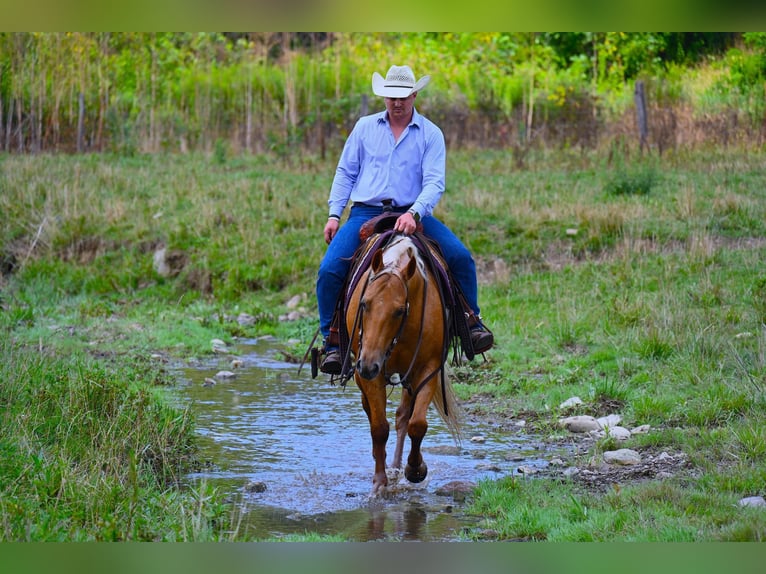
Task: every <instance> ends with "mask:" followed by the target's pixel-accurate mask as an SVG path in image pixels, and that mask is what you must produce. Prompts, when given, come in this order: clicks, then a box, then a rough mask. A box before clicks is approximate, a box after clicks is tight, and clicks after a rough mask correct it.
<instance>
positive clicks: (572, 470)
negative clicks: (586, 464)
mask: <svg viewBox="0 0 766 574" xmlns="http://www.w3.org/2000/svg"><path fill="white" fill-rule="evenodd" d="M561 474H563V475H564V476H566V477H571V476H575V475H576V474H580V469H579V468H577V467H576V466H570V467H568V468H565V469H564V472H562V473H561Z"/></svg>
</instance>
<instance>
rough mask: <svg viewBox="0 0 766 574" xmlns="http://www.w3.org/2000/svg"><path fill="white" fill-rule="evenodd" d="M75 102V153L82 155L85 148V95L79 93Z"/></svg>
mask: <svg viewBox="0 0 766 574" xmlns="http://www.w3.org/2000/svg"><path fill="white" fill-rule="evenodd" d="M77 101H78V103H79V108H78V111H77V153H82V151H83V149H84V148H85V142H84V138H85V94H83V93H82V92H80V93H79V94H78V97H77Z"/></svg>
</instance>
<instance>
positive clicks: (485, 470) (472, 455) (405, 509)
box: [179, 339, 547, 541]
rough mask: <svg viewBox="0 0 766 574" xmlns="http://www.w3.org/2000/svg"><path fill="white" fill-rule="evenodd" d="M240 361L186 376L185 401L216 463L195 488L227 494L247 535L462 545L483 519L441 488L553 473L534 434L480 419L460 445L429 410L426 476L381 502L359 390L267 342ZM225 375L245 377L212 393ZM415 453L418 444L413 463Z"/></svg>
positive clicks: (242, 348)
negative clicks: (499, 428) (210, 382)
mask: <svg viewBox="0 0 766 574" xmlns="http://www.w3.org/2000/svg"><path fill="white" fill-rule="evenodd" d="M236 353H237V358H238V359H239V360H241V361H242V365H241V366H239V367H238V368H236V369H233V368H232V367H231V362H230V360H231V358H230V357H226V358H223V357H221V358H217V359H214V360H211V361H210V362H208V363H205V364H202V365H200V366H197V367H195V368H187V369H184V370H183V371H182V372H181V373H180V375H179V381H180V383H179V389H180V391H179V392H180V397H181V400H182V401H184V402H190V403H191V406H192V410H193V412H194V413H195V417H196V420H197V428H198V432H199V433H200V435H201V440H200V442H201V447H202V453H201V454H202V458H203V459H205V460H209V461H210V462H211V465H210V468H207V469H205V470H204V471H203V472H199V473H195V474H193V475H190V476H189V479H190V480H201V479H205V480H206V481H207V482H209V483H211V484H214V485H215V486H217V487H218V488H219V489H221V490H223V491H224V492H226V493H227V494H228V495H229V498H230V499H231V500H233V501H235V502H236V503H237V504H239V505H240V508H241V519H242V523H241V525H240V528H247V529H248V531H249V532H251V533H254V534H255V535H256V536H258V537H271V536H282V535H285V534H291V533H300V534H304V533H306V532H318V533H322V534H338V535H341V536H344V537H345V538H347V539H351V540H356V541H368V540H422V541H447V540H458V539H460V537H461V533H462V532H463V531H464V529H466V528H471V527H475V526H477V525H479V524H480V517H475V516H470V515H468V514H467V513H465V512H464V503H463V502H461V501H459V500H455V499H453V497H451V496H440V495H437V494H436V490H437V489H438V488H439V487H440V486H443V485H444V484H446V483H449V482H451V481H455V480H465V481H471V482H477V481H479V480H481V479H483V478H499V477H502V476H504V475H507V474H513V473H517V471H518V467H519V466H521V465H523V466H525V467H532V468H534V467H538V468H541V467H544V466H546V465H547V462H546V461H545V460H543V459H542V458H541V457H542V456H543V454H544V453H542V452H541V451H539V450H536V449H535V448H534V447H533V446H531V443H530V439H529V437H526V436H519V435H508V434H503V433H500V432H496V431H495V430H493V429H492V428H488V427H487V425H482V424H481V423H479V422H476V421H471V420H466V421H465V422H464V425H463V436H464V439H463V442H462V445H460V447H457V446H456V445H455V443H454V442H453V440H452V437H451V436H450V434H449V432H448V430H447V428H446V426H445V425H444V423H443V422H442V421H441V419H440V418H439V416H438V414H437V413H436V411H435V410H434V409H433V408H431V409H430V411H429V417H428V420H429V429H428V433H427V434H426V438H425V439H424V441H423V456H424V459H425V461H426V463H427V464H428V477H427V478H426V480H425V481H424V482H422V483H420V484H417V485H413V484H410V483H409V482H408V481H407V480H406V479H404V478H403V477H402V478H401V479H400V480H398V481H397V480H396V477H391V478H393V482H394V483H393V484H392V485H391V486H390V493H389V495H388V496H387V497H385V498H383V499H381V498H379V497H378V498H371V497H370V496H369V494H370V490H371V487H372V473H373V460H372V452H371V441H370V433H369V425H368V422H367V417H366V415H365V414H364V411H363V410H362V406H361V399H360V393H359V390H358V389H357V388H356V386H355V385H354V383H353V381H351V382H350V383H349V385H348V387H347V388H346V389H343V388H341V387H335V386H331V385H330V384H329V382H328V378H327V377H326V376H325V375H320V376H319V377H317V378H316V379H311V375H310V368H309V366H308V365H306V366H305V367H304V369H303V371H302V372H301V373H300V374H298V367H297V365H295V364H293V363H288V362H285V361H284V360H283V358H282V355H281V353H280V352H279V344H278V343H277V342H275V341H273V340H269V339H261V340H247V341H240V343H239V344H238V346H237V347H236ZM222 370H228V371H234V372H235V373H236V375H237V376H236V377H235V378H233V379H228V380H220V379H219V380H218V383H217V384H216V385H214V386H205V385H204V384H203V382H204V380H205V379H206V378H214V377H215V375H216V373H218V372H219V371H222ZM399 392H400V390H399V389H398V388H397V389H395V390H393V393H392V394H391V396H390V400H389V421H390V422H391V425H392V429H391V437H390V438H389V442H388V448H387V451H388V456H389V460H388V463H389V464H390V463H391V457H392V455H393V450H394V440H395V435H394V430H393V420H394V419H393V417H394V411H395V408H396V405H397V404H398V400H399ZM481 438H483V441H481V442H480V440H481ZM472 439H474V440H472ZM408 452H409V440H408V441H407V442H406V443H405V451H404V456H405V458H406V456H407V453H408Z"/></svg>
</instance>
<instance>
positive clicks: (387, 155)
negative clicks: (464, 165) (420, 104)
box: [327, 108, 446, 217]
mask: <svg viewBox="0 0 766 574" xmlns="http://www.w3.org/2000/svg"><path fill="white" fill-rule="evenodd" d="M445 168H446V147H445V145H444V134H442V131H441V129H439V127H438V126H437V125H436V124H434V123H433V122H431V121H430V120H428V119H427V118H426V117H424V116H422V115H420V114H419V113H418V112H417V111H416V110H415V108H413V112H412V121H410V123H409V125H408V126H407V127H406V128H405V130H404V131H403V132H402V134H401V136H399V141H394V135H393V133H392V132H391V127H390V125H389V123H388V113H387V112H385V111H383V112H379V113H377V114H372V115H369V116H364V117H362V118H360V119H359V121H358V122H357V123H356V125H355V126H354V129H353V130H352V131H351V134H349V136H348V139H347V140H346V144H345V146H344V147H343V153H342V154H341V156H340V160H339V161H338V167H337V169H336V170H335V177H334V178H333V182H332V188H331V189H330V199H329V200H328V202H327V203H328V205H329V207H330V213H329V214H330V215H334V216H338V217H340V215H341V214H342V213H343V210H344V208H345V207H346V205H347V204H348V202H349V201H352V202H358V203H366V204H369V205H382V202H383V200H385V199H391V200H393V204H394V205H395V206H397V205H398V206H405V205H412V208H413V209H414V210H415V211H417V212H418V213H419V214H420V216H421V217H427V216H428V215H431V213H432V212H433V210H434V207H436V204H437V203H438V202H439V199H440V198H441V196H442V193H444V179H445Z"/></svg>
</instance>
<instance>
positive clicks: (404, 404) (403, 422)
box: [393, 389, 412, 469]
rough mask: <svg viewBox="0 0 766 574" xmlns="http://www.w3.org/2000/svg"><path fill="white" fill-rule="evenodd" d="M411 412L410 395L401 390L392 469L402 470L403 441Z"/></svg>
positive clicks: (408, 392) (406, 391)
mask: <svg viewBox="0 0 766 574" xmlns="http://www.w3.org/2000/svg"><path fill="white" fill-rule="evenodd" d="M411 412H412V394H411V393H410V391H408V390H406V389H402V400H401V402H400V403H399V407H398V408H397V409H396V449H395V450H394V461H393V466H394V468H397V469H401V468H402V454H403V452H404V439H406V438H407V425H408V424H409V422H410V413H411Z"/></svg>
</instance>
